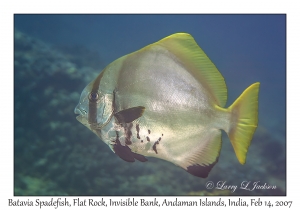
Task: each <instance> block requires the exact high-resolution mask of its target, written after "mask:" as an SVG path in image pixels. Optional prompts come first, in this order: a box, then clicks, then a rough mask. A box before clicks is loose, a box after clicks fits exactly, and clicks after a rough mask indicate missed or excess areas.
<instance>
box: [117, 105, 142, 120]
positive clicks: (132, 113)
mask: <svg viewBox="0 0 300 210" xmlns="http://www.w3.org/2000/svg"><path fill="white" fill-rule="evenodd" d="M144 111H145V107H143V106H137V107H132V108H129V109H124V110H122V111H119V112H117V113H115V117H116V118H117V120H118V122H119V123H131V122H132V121H134V120H136V119H138V118H139V117H141V116H142V115H143V113H144Z"/></svg>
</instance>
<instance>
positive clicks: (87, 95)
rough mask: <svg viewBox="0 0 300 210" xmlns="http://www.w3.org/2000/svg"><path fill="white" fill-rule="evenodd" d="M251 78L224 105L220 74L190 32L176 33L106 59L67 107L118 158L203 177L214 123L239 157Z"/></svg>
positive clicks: (251, 98) (251, 101)
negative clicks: (153, 160) (151, 161)
mask: <svg viewBox="0 0 300 210" xmlns="http://www.w3.org/2000/svg"><path fill="white" fill-rule="evenodd" d="M259 85H260V84H259V83H258V82H257V83H254V84H252V85H251V86H249V87H248V88H247V89H246V90H245V91H244V92H243V93H242V94H241V95H240V97H239V98H238V99H236V101H235V102H234V103H233V104H232V105H231V106H229V107H228V108H224V106H225V104H226V101H227V87H226V84H225V81H224V78H223V76H222V75H221V73H220V72H219V71H218V69H217V68H216V66H215V65H214V64H213V63H212V62H211V61H210V59H209V58H208V57H207V55H206V54H205V53H204V52H203V50H202V49H201V48H200V47H199V46H198V45H197V43H196V42H195V40H194V39H193V37H192V36H191V35H189V34H186V33H176V34H173V35H171V36H168V37H166V38H164V39H162V40H160V41H158V42H155V43H153V44H150V45H148V46H146V47H144V48H142V49H140V50H138V51H136V52H133V53H131V54H128V55H125V56H123V57H121V58H119V59H117V60H115V61H114V62H112V63H111V64H109V65H108V66H107V67H106V68H105V69H104V70H103V71H102V72H101V73H100V74H99V75H98V76H97V78H96V79H95V80H94V81H92V82H91V83H90V84H88V85H87V86H86V87H85V89H84V90H83V91H82V93H81V96H80V101H79V104H78V105H77V106H76V108H75V114H78V116H77V117H76V118H77V120H78V121H79V122H81V123H82V124H83V125H85V126H86V127H88V128H89V129H90V130H91V131H93V132H94V133H95V134H96V135H97V136H99V138H101V139H102V141H104V142H105V143H106V144H107V145H108V146H109V147H110V148H111V150H112V151H113V152H114V153H116V154H117V155H118V156H119V157H120V158H122V159H123V160H125V161H128V162H134V161H135V159H136V160H139V161H141V162H145V161H147V159H146V158H145V156H150V157H157V158H160V159H163V160H166V161H169V162H172V163H174V164H175V165H177V166H180V167H182V168H183V169H185V170H186V171H187V172H189V173H191V174H193V175H195V176H198V177H203V178H205V177H207V176H208V174H209V172H210V170H211V169H212V167H213V166H214V165H215V164H216V163H217V161H218V157H219V154H220V149H221V141H222V140H221V129H222V130H224V131H225V132H226V133H227V134H228V136H229V139H230V141H231V143H232V146H233V148H234V151H235V154H236V157H237V159H238V161H239V162H240V163H241V164H244V163H245V162H246V155H247V151H248V147H249V145H250V143H251V140H252V136H253V134H254V132H255V129H256V127H257V123H258V111H257V109H258V91H259Z"/></svg>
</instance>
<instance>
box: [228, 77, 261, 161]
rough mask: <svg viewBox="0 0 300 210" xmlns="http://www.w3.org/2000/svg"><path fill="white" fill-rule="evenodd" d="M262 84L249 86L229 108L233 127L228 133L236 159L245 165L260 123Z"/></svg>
mask: <svg viewBox="0 0 300 210" xmlns="http://www.w3.org/2000/svg"><path fill="white" fill-rule="evenodd" d="M259 85H260V83H259V82H257V83H254V84H252V85H251V86H249V87H248V88H247V89H246V90H245V91H244V92H243V93H242V94H241V95H240V97H238V98H237V99H236V101H235V102H234V103H233V104H232V105H231V106H230V107H229V108H228V109H229V111H230V112H231V122H232V124H231V127H230V129H229V132H228V136H229V139H230V142H231V144H232V146H233V149H234V151H235V154H236V157H237V159H238V160H239V162H240V163H241V164H245V162H246V156H247V152H248V147H249V146H250V143H251V140H252V137H253V134H254V132H255V130H256V127H257V123H258V91H259Z"/></svg>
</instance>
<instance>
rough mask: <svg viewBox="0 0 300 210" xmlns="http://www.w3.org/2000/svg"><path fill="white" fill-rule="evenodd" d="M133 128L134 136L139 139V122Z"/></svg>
mask: <svg viewBox="0 0 300 210" xmlns="http://www.w3.org/2000/svg"><path fill="white" fill-rule="evenodd" d="M135 129H136V132H137V134H136V138H138V139H140V138H141V137H140V134H139V132H140V126H139V124H136V126H135ZM142 142H143V141H142Z"/></svg>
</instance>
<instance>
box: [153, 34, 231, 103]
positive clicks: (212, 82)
mask: <svg viewBox="0 0 300 210" xmlns="http://www.w3.org/2000/svg"><path fill="white" fill-rule="evenodd" d="M156 44H158V45H160V46H163V47H164V48H166V49H167V50H168V51H170V52H171V53H172V54H174V55H175V56H176V57H177V58H178V60H179V61H181V63H182V64H183V66H185V67H186V70H187V71H189V72H190V73H191V74H192V75H193V76H194V77H195V78H196V79H197V80H198V81H199V82H200V83H201V84H202V85H203V86H204V87H205V88H206V89H207V90H208V91H209V93H211V95H212V97H213V99H214V101H215V103H216V104H217V105H219V106H221V107H224V106H225V104H226V101H227V88H226V84H225V81H224V78H223V76H222V75H221V73H220V72H219V71H218V69H217V68H216V66H215V65H214V64H213V63H212V62H211V60H210V59H209V58H208V57H207V55H206V54H205V53H204V52H203V50H202V49H201V48H200V47H199V46H198V45H197V43H196V42H195V40H194V38H193V37H192V36H191V35H190V34H187V33H176V34H173V35H170V36H168V37H166V38H164V39H162V40H160V41H158V42H156V43H154V44H152V45H149V47H150V46H153V45H156Z"/></svg>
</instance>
